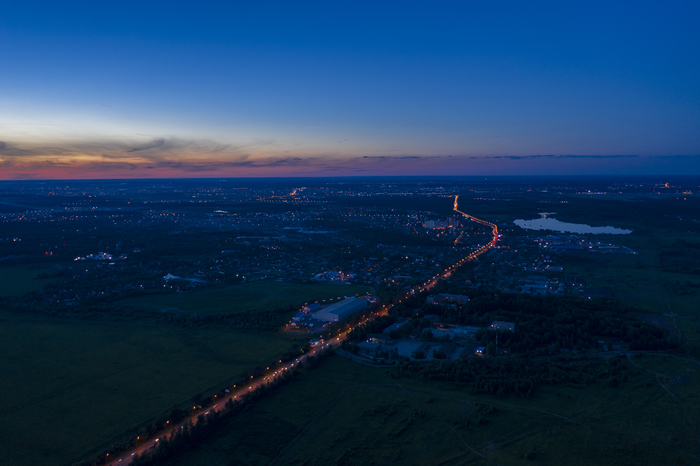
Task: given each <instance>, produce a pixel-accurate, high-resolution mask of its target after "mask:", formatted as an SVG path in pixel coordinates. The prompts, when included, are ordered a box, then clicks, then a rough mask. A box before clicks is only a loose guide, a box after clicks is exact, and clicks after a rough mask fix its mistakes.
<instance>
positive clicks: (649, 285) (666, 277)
mask: <svg viewBox="0 0 700 466" xmlns="http://www.w3.org/2000/svg"><path fill="white" fill-rule="evenodd" d="M603 238H604V237H601V239H600V240H601V241H609V242H612V243H616V244H623V245H625V246H628V247H630V248H632V249H633V250H635V251H637V252H638V254H637V255H603V254H586V255H583V256H581V257H580V259H582V260H579V259H577V257H576V256H571V255H562V256H561V261H562V264H563V265H564V268H565V271H566V272H567V273H579V274H581V275H582V276H584V277H585V278H586V280H587V281H589V282H590V283H591V284H592V285H593V286H603V287H609V288H611V289H612V290H613V291H614V292H615V297H616V298H618V299H620V300H622V301H624V302H627V303H630V304H633V305H635V306H638V307H641V308H643V309H646V310H648V311H650V312H653V313H657V314H665V313H670V312H673V313H676V314H685V315H700V289H698V288H684V287H683V286H682V285H683V284H684V283H685V282H686V281H689V282H691V283H693V284H695V285H697V284H698V283H700V277H698V276H697V275H690V274H684V273H674V272H670V271H666V270H659V261H658V249H659V247H660V246H661V245H668V244H670V243H672V242H673V241H674V240H675V239H676V238H680V239H686V240H689V241H693V240H696V238H695V237H694V236H693V235H682V234H678V233H675V234H671V233H669V234H668V236H664V235H661V234H659V235H657V236H635V235H629V236H623V237H617V238H615V237H605V238H604V239H603Z"/></svg>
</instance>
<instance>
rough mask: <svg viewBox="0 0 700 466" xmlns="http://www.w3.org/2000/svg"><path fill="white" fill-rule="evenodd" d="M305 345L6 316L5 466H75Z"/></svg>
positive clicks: (2, 387) (0, 343) (2, 363)
mask: <svg viewBox="0 0 700 466" xmlns="http://www.w3.org/2000/svg"><path fill="white" fill-rule="evenodd" d="M304 342H305V340H303V339H302V340H299V339H298V338H294V337H292V336H289V335H285V334H282V333H271V332H260V333H243V332H238V331H233V330H203V329H187V330H184V329H179V328H175V327H168V326H149V325H135V324H115V323H94V322H65V321H58V320H48V319H42V318H40V317H28V318H27V317H24V316H17V315H8V314H6V313H0V354H2V358H0V374H2V376H1V377H2V378H1V380H2V383H0V419H2V422H1V423H0V452H2V455H1V456H2V458H0V464H3V465H8V466H9V465H37V464H47V465H48V464H51V465H67V464H72V461H73V460H76V459H78V458H79V457H81V455H84V454H86V453H89V452H90V451H93V450H94V449H95V448H97V447H100V446H106V445H107V444H108V443H109V440H110V439H113V438H115V437H117V436H120V435H121V434H122V433H124V432H126V431H127V430H129V429H130V428H134V427H137V426H140V425H142V424H143V423H145V422H147V421H149V419H152V418H154V417H156V416H158V415H160V414H162V413H163V412H167V411H169V410H170V408H172V407H173V406H174V405H177V404H180V403H182V402H187V401H188V400H189V399H191V398H192V397H193V396H194V395H196V394H198V393H202V392H203V393H205V394H206V393H207V391H209V390H210V389H218V388H221V387H223V386H225V384H227V383H228V382H229V381H230V382H231V383H233V381H234V380H235V379H238V378H239V377H245V375H246V374H247V373H248V370H249V369H250V368H252V367H254V366H256V365H258V364H265V363H266V362H268V361H270V360H271V359H274V357H275V356H276V355H277V354H279V353H281V352H283V351H286V350H288V349H290V347H293V346H296V347H300V346H302V345H303V343H304ZM105 442H107V444H105Z"/></svg>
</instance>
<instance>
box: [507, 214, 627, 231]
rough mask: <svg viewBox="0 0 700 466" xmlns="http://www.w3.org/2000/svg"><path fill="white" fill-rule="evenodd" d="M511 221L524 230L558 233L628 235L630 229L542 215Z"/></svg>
mask: <svg viewBox="0 0 700 466" xmlns="http://www.w3.org/2000/svg"><path fill="white" fill-rule="evenodd" d="M513 223H515V224H516V225H518V226H519V227H520V228H524V229H526V230H553V231H558V232H560V233H593V234H598V235H628V234H630V233H632V230H625V229H623V228H615V227H592V226H590V225H586V224H583V223H566V222H562V221H560V220H557V219H556V218H552V217H543V218H536V219H533V220H522V219H518V220H515V221H514V222H513Z"/></svg>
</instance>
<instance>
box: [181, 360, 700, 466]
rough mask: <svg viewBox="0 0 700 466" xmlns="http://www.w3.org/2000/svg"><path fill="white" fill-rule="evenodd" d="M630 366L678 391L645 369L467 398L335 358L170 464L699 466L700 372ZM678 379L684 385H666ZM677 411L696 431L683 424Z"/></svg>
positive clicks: (666, 365)
mask: <svg viewBox="0 0 700 466" xmlns="http://www.w3.org/2000/svg"><path fill="white" fill-rule="evenodd" d="M635 363H637V364H639V365H641V366H643V367H644V368H645V369H647V368H648V369H649V370H652V371H653V372H658V373H659V374H660V376H661V380H663V381H664V383H665V384H666V385H667V387H669V389H670V390H671V392H672V393H673V396H671V395H670V394H669V393H668V392H667V391H666V390H665V389H664V388H663V387H661V385H660V384H659V382H658V380H657V379H656V376H655V375H653V374H651V373H649V372H646V371H645V370H644V369H640V370H639V371H638V373H637V374H636V375H634V376H633V377H631V378H630V379H629V380H627V381H626V382H623V383H622V384H621V385H620V386H618V387H616V388H609V387H607V386H604V384H603V383H602V382H601V383H600V384H598V385H594V386H589V387H587V388H585V389H577V388H567V387H550V388H546V389H541V390H540V391H539V392H538V393H537V394H536V395H535V396H534V397H533V398H532V399H526V400H524V399H518V398H507V399H499V398H494V397H486V396H471V395H469V394H468V393H465V392H460V391H457V390H454V389H450V388H449V387H445V386H441V385H440V384H437V383H423V382H420V381H416V380H392V379H390V378H389V377H387V376H386V374H385V373H384V371H383V370H378V369H374V368H369V367H365V366H361V365H358V364H356V363H353V362H350V361H348V360H346V359H344V358H342V357H340V356H333V357H331V358H329V359H327V360H325V361H323V362H322V364H321V366H320V367H319V368H317V369H315V370H313V371H310V372H306V373H304V374H303V375H302V376H301V377H300V378H299V379H297V380H295V381H293V382H292V383H291V384H289V385H287V386H285V387H283V388H282V389H280V390H279V391H277V392H275V393H273V394H272V395H271V396H270V397H269V398H267V399H264V400H262V401H260V402H258V403H257V404H256V405H255V406H253V407H252V409H250V410H248V411H246V412H243V413H241V414H240V415H238V417H236V418H234V420H233V421H232V422H231V423H230V424H229V425H228V427H226V428H224V429H223V430H222V431H221V432H219V434H218V435H216V436H214V437H213V438H212V439H211V440H210V441H209V443H208V444H206V445H203V446H201V447H200V448H199V449H197V450H196V451H193V452H191V453H189V454H186V455H184V456H183V457H182V458H180V459H179V460H178V461H177V462H175V463H174V464H175V465H176V466H185V465H192V464H206V465H208V466H230V465H234V464H235V465H239V464H241V465H253V464H278V465H309V466H310V465H328V464H339V465H344V464H347V465H364V464H367V465H369V464H374V465H384V464H387V465H388V464H407V465H414V464H415V465H435V464H440V465H453V464H454V465H457V464H476V465H482V464H483V465H490V464H494V463H495V464H499V465H517V464H541V465H561V464H573V465H595V464H600V465H658V464H696V463H697V461H698V458H700V456H699V454H700V452H699V451H698V442H697V429H698V425H697V420H698V419H699V418H700V416H699V414H700V413H698V407H699V406H700V403H699V400H698V393H699V391H698V384H699V383H700V377H698V375H697V373H698V372H700V367H698V366H699V365H698V364H697V363H690V362H686V361H682V360H679V359H674V358H671V357H667V358H665V359H662V358H660V357H646V358H638V359H635ZM688 369H690V371H688ZM693 370H698V372H692V371H693ZM678 374H682V375H683V376H687V377H688V379H689V380H688V382H687V383H683V384H675V383H673V382H672V381H671V378H673V377H675V376H676V375H678ZM666 377H668V378H666ZM674 397H677V398H678V400H679V401H680V402H682V403H683V408H681V405H679V403H678V400H676V399H675V398H674ZM682 409H685V421H686V424H687V425H688V428H689V429H690V430H691V431H693V430H694V431H695V433H691V432H690V431H689V430H688V429H686V428H685V427H684V426H683V421H682Z"/></svg>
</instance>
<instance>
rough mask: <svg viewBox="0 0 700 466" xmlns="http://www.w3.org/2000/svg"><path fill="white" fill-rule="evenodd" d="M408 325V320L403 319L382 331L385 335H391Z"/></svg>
mask: <svg viewBox="0 0 700 466" xmlns="http://www.w3.org/2000/svg"><path fill="white" fill-rule="evenodd" d="M407 323H408V319H405V318H401V319H399V320H397V321H396V322H395V323H394V324H393V325H390V326H388V327H387V328H385V329H384V330H382V333H383V334H385V335H389V334H390V333H391V332H393V331H394V330H399V329H400V328H401V327H403V326H404V325H406V324H407Z"/></svg>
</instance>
